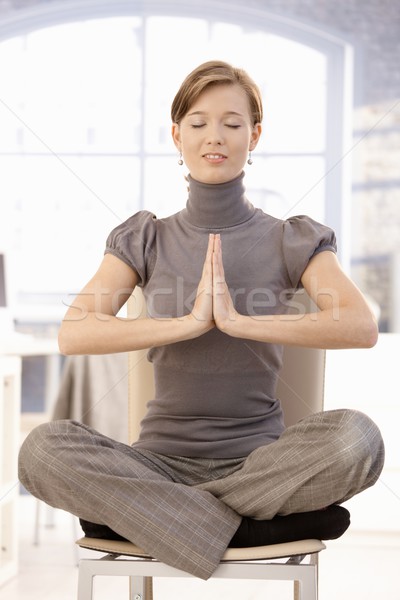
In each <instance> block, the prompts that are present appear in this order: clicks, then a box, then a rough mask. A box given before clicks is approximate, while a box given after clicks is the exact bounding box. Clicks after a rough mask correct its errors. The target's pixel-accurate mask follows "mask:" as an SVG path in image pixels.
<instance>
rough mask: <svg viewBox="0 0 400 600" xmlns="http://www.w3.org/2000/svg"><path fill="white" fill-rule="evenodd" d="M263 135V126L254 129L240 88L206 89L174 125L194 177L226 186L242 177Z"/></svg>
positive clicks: (216, 87) (175, 133)
mask: <svg viewBox="0 0 400 600" xmlns="http://www.w3.org/2000/svg"><path fill="white" fill-rule="evenodd" d="M260 134H261V125H260V124H259V123H258V124H256V125H254V126H253V124H252V121H251V115H250V109H249V102H248V99H247V96H246V93H245V92H244V90H243V89H242V88H241V87H240V85H229V84H228V85H226V84H224V85H215V86H211V87H210V88H208V89H206V90H205V91H204V92H203V93H202V94H201V95H200V96H199V98H198V99H197V101H196V102H195V103H194V104H193V105H192V106H191V108H190V110H189V111H188V113H187V114H186V115H185V116H184V117H183V119H182V121H181V122H180V124H179V125H178V124H176V123H174V124H173V126H172V136H173V139H174V142H175V145H176V147H177V148H178V150H179V151H180V152H182V156H183V159H184V161H185V163H186V165H187V167H188V169H189V172H190V174H191V176H192V177H193V178H194V179H196V180H197V181H201V182H203V183H224V182H226V181H231V180H232V179H234V178H235V177H237V176H238V175H240V173H241V172H242V170H243V167H244V164H245V162H246V160H247V158H248V153H249V151H251V150H253V149H254V148H255V147H256V145H257V142H258V139H259V137H260Z"/></svg>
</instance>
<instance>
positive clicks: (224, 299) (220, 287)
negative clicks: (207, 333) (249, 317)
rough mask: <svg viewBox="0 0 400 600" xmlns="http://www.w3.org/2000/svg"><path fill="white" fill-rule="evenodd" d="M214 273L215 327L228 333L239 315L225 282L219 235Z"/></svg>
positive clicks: (215, 237) (216, 241)
mask: <svg viewBox="0 0 400 600" xmlns="http://www.w3.org/2000/svg"><path fill="white" fill-rule="evenodd" d="M212 273H213V286H212V290H213V316H214V321H215V325H216V326H217V327H218V329H220V330H221V331H225V332H226V333H228V330H229V327H230V326H231V325H233V323H234V322H235V321H236V319H237V317H238V313H237V312H236V309H235V307H234V305H233V301H232V297H231V295H230V293H229V289H228V286H227V285H226V281H225V271H224V264H223V261H222V247H221V236H220V235H219V234H217V235H215V236H214V251H213V256H212Z"/></svg>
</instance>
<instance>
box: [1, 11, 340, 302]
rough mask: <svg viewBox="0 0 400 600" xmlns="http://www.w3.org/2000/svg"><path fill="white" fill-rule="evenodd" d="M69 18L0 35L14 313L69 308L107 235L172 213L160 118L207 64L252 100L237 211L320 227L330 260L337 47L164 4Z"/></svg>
mask: <svg viewBox="0 0 400 600" xmlns="http://www.w3.org/2000/svg"><path fill="white" fill-rule="evenodd" d="M68 4H69V3H66V6H65V7H64V8H63V9H62V11H61V8H60V7H58V8H57V10H56V9H55V8H54V9H53V8H52V6H51V4H49V5H48V6H45V7H41V8H40V11H39V9H38V10H37V11H36V12H35V11H31V12H30V13H25V17H23V14H24V13H21V15H22V16H21V15H19V20H18V21H10V22H8V23H7V22H5V23H3V26H2V29H1V28H0V36H2V38H3V41H2V42H1V43H0V82H1V83H0V86H1V93H0V131H1V135H0V165H1V167H0V168H1V173H2V176H1V178H0V196H1V198H2V202H1V206H0V234H1V236H2V239H6V246H7V247H8V248H9V249H10V254H11V262H12V265H13V271H14V273H15V274H16V275H15V276H14V289H15V290H16V291H17V300H18V303H22V304H23V303H32V302H35V301H38V300H40V301H41V302H43V300H44V299H45V298H48V299H51V298H52V297H55V298H57V299H59V297H60V296H62V295H65V294H70V293H76V292H77V291H78V290H79V289H80V287H81V286H82V285H84V283H85V282H86V280H87V279H88V278H89V276H90V274H91V273H92V272H94V270H95V269H96V267H97V265H98V263H99V261H100V259H101V254H102V250H103V247H104V242H105V238H106V235H107V233H108V232H109V231H110V230H111V228H112V227H114V226H115V225H117V224H118V223H120V222H121V221H122V220H124V219H125V218H127V217H128V216H129V215H130V214H132V213H133V212H136V211H137V210H140V209H141V208H146V209H148V210H151V211H153V212H154V213H156V214H157V216H165V215H167V214H171V213H172V212H175V211H176V210H179V209H180V208H182V207H183V206H184V203H185V200H186V185H185V182H184V178H183V174H184V168H183V170H181V171H179V169H182V168H181V167H179V166H178V165H177V153H176V151H175V147H174V146H173V143H172V140H171V137H170V116H169V107H170V104H171V101H172V99H173V96H174V93H175V92H176V90H177V88H178V86H179V84H180V83H181V81H182V79H183V78H184V76H185V75H186V74H187V73H188V72H189V71H190V70H191V69H192V68H194V67H195V66H197V65H198V64H199V63H201V62H203V61H205V60H209V59H211V58H218V59H222V60H227V61H229V62H231V63H233V64H235V65H238V66H242V67H244V68H245V69H246V70H247V71H248V72H249V73H250V75H251V76H252V77H253V78H254V79H255V80H256V82H257V83H258V84H259V85H260V87H261V90H262V93H263V97H264V104H265V107H264V108H265V121H264V133H263V137H262V140H261V142H260V143H259V145H258V147H257V149H256V151H255V153H254V155H253V161H254V162H253V165H252V166H251V167H248V168H247V169H246V171H247V174H246V185H247V189H248V196H249V198H250V200H251V201H252V202H253V203H254V204H256V205H257V206H260V207H262V208H263V209H264V210H265V211H266V212H269V213H271V214H273V215H275V216H278V217H283V218H285V217H287V216H289V215H293V214H304V213H306V214H309V215H310V216H312V217H314V218H315V219H317V220H319V221H322V222H326V223H327V224H329V225H330V226H332V227H334V229H335V230H336V232H337V234H338V238H339V241H340V243H341V244H342V247H341V252H342V258H343V256H344V253H345V248H344V245H345V236H344V235H343V222H344V206H345V197H344V196H345V194H344V189H345V181H346V178H345V169H344V167H345V163H344V161H343V160H342V157H343V155H344V145H345V136H344V123H345V104H346V94H345V84H346V79H345V73H346V68H347V66H346V65H347V64H348V62H346V60H345V59H346V56H347V57H348V52H349V48H348V46H347V45H346V44H345V43H343V42H342V41H340V40H337V39H334V38H332V36H326V35H323V34H322V33H321V32H315V31H313V30H311V29H309V28H307V27H304V26H303V25H300V24H295V23H291V22H289V21H285V20H282V19H278V18H277V17H276V16H275V17H272V16H271V15H268V14H266V13H264V12H256V11H251V10H250V9H247V8H246V11H244V9H239V8H238V9H235V8H233V7H232V9H231V10H230V11H229V14H222V12H221V10H220V9H216V8H215V7H214V8H213V7H212V5H211V4H210V6H209V10H208V11H207V10H204V6H202V13H203V14H206V13H207V15H208V16H207V17H204V16H203V17H202V16H200V15H198V14H196V13H195V11H194V10H193V9H192V10H191V11H189V10H188V12H187V14H183V12H184V11H182V7H180V14H179V16H178V15H176V16H174V3H168V2H166V3H164V4H163V6H162V9H161V10H160V5H159V3H152V2H147V3H146V10H147V12H146V14H144V13H143V12H140V11H139V9H136V8H135V7H132V3H130V2H116V3H115V4H114V3H108V4H109V5H111V6H107V5H106V4H102V3H97V5H95V4H92V3H91V2H86V3H85V2H82V3H80V4H79V6H78V5H75V4H71V5H70V6H69V7H68ZM153 5H154V6H153ZM168 5H169V6H168ZM96 6H97V8H96ZM128 7H129V9H128ZM60 11H61V12H60ZM166 11H168V14H166ZM218 11H219V12H218ZM225 12H226V11H225ZM163 13H164V14H163ZM6 38H8V39H6ZM2 245H3V246H4V243H3V244H2ZM54 294H55V296H54ZM60 314H61V313H60Z"/></svg>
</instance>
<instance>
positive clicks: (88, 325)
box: [58, 241, 214, 354]
mask: <svg viewBox="0 0 400 600" xmlns="http://www.w3.org/2000/svg"><path fill="white" fill-rule="evenodd" d="M211 254H212V242H211V241H210V244H209V249H208V251H207V258H206V261H205V266H204V269H203V275H202V278H201V281H200V283H199V288H198V294H197V298H196V301H195V305H194V308H193V311H192V313H191V314H189V315H187V316H185V317H180V318H165V319H149V318H144V319H124V318H121V317H116V316H115V315H116V314H117V313H118V311H119V310H120V309H121V307H122V306H123V305H124V304H125V302H126V301H127V300H128V298H129V296H130V295H131V293H132V291H133V290H134V288H135V286H136V285H137V283H138V280H139V278H138V275H137V273H136V272H135V271H133V270H132V269H131V268H130V267H129V266H128V265H127V264H125V263H124V262H123V261H122V260H120V259H119V258H116V257H115V256H113V255H111V254H106V255H105V256H104V259H103V261H102V263H101V265H100V267H99V269H98V271H97V273H96V274H95V275H94V277H92V279H91V280H90V281H89V282H88V284H87V285H86V286H85V287H84V288H83V290H82V291H81V292H80V293H79V294H78V295H77V297H76V298H75V300H74V301H73V303H72V304H71V306H70V307H69V309H68V311H67V313H66V315H65V317H64V320H63V321H62V324H61V327H60V331H59V336H58V340H59V347H60V351H61V353H62V354H109V353H110V354H111V353H113V352H127V351H129V350H139V349H141V348H150V347H152V346H162V345H165V344H170V343H173V342H178V341H182V340H187V339H191V338H194V337H198V336H200V335H202V334H203V333H206V332H207V331H208V330H209V329H212V328H213V327H214V322H213V320H212V291H211V287H212V273H211V267H210V264H211Z"/></svg>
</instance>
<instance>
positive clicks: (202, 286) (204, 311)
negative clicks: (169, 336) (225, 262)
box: [191, 233, 215, 333]
mask: <svg viewBox="0 0 400 600" xmlns="http://www.w3.org/2000/svg"><path fill="white" fill-rule="evenodd" d="M214 238H215V235H214V234H212V233H211V234H210V235H209V239H208V247H207V254H206V258H205V261H204V265H203V271H202V274H201V279H200V282H199V285H198V287H197V295H196V299H195V302H194V306H193V310H192V312H191V317H192V319H194V320H195V322H196V323H197V324H198V325H199V326H200V329H201V330H203V329H204V330H205V331H208V330H209V329H212V328H213V327H215V323H214V320H213V273H212V269H213V263H212V257H213V250H214ZM202 332H203V333H204V331H202Z"/></svg>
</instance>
